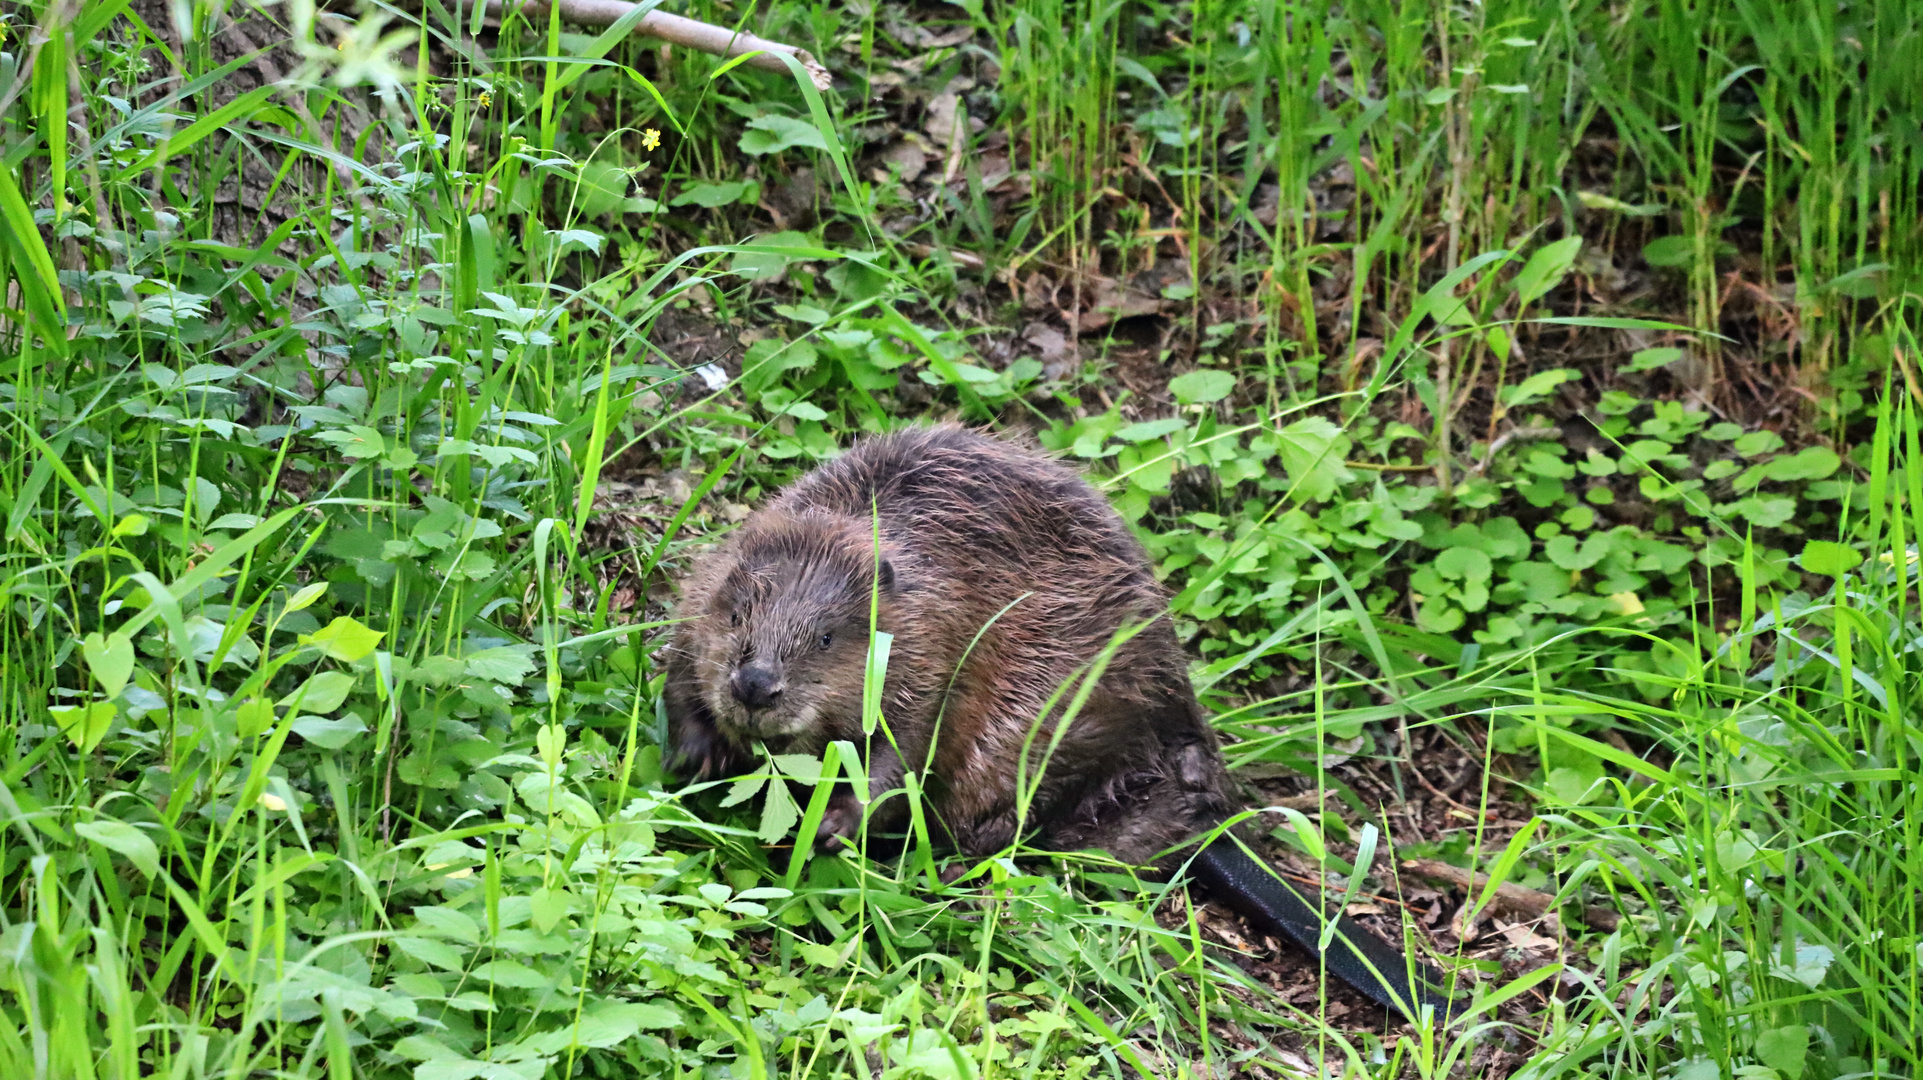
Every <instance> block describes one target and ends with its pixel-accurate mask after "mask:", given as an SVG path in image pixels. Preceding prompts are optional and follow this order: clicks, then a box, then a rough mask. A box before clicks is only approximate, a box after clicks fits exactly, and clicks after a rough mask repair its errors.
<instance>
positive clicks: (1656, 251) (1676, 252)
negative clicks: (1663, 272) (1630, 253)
mask: <svg viewBox="0 0 1923 1080" xmlns="http://www.w3.org/2000/svg"><path fill="white" fill-rule="evenodd" d="M1643 261H1644V262H1646V263H1648V264H1649V265H1651V266H1688V265H1689V264H1690V263H1692V262H1695V261H1696V241H1694V240H1692V239H1690V238H1689V237H1687V236H1659V237H1657V238H1656V239H1654V240H1651V241H1650V242H1649V243H1647V244H1644V245H1643Z"/></svg>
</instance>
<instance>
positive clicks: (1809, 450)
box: [1763, 446, 1843, 481]
mask: <svg viewBox="0 0 1923 1080" xmlns="http://www.w3.org/2000/svg"><path fill="white" fill-rule="evenodd" d="M1842 464H1843V459H1842V458H1841V457H1839V456H1838V455H1837V453H1836V451H1834V450H1831V449H1830V448H1829V447H1827V446H1810V447H1805V448H1804V449H1802V450H1799V451H1797V452H1796V453H1794V454H1791V455H1789V456H1788V457H1779V458H1776V459H1775V460H1773V461H1770V462H1768V463H1767V464H1765V465H1764V466H1763V475H1764V476H1767V477H1768V478H1770V479H1771V480H1779V481H1788V480H1821V479H1823V478H1824V477H1826V476H1829V475H1830V474H1832V473H1834V472H1835V471H1836V470H1837V469H1838V468H1841V467H1842Z"/></svg>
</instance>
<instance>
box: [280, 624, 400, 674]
mask: <svg viewBox="0 0 1923 1080" xmlns="http://www.w3.org/2000/svg"><path fill="white" fill-rule="evenodd" d="M386 636H387V635H386V634H385V633H384V632H382V631H379V630H372V629H369V628H368V627H366V626H363V625H361V624H360V622H358V621H357V620H355V619H352V618H349V617H348V616H346V615H342V616H339V617H338V618H336V619H335V620H334V621H333V622H331V623H328V624H327V625H326V626H323V627H321V628H320V629H319V630H316V631H314V632H313V633H311V634H302V635H301V636H300V643H301V644H302V645H313V646H315V647H317V648H319V649H320V650H321V651H322V652H324V653H326V654H327V655H328V656H329V657H332V658H333V659H335V660H339V661H341V662H342V663H345V664H351V663H353V662H354V661H356V660H359V659H360V658H361V657H363V656H366V655H367V654H368V653H371V652H373V651H374V649H375V647H376V646H378V645H380V643H381V639H382V638H384V637H386Z"/></svg>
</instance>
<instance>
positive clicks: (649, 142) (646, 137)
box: [641, 128, 661, 150]
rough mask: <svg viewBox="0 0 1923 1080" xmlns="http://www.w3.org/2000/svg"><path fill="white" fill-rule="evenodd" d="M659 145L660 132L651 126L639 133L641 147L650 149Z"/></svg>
mask: <svg viewBox="0 0 1923 1080" xmlns="http://www.w3.org/2000/svg"><path fill="white" fill-rule="evenodd" d="M660 145H661V133H660V132H659V131H656V130H655V129H653V128H649V129H648V130H646V131H644V132H642V133H641V149H643V150H652V149H654V148H655V147H657V146H660Z"/></svg>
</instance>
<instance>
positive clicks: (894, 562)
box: [665, 424, 1454, 1018]
mask: <svg viewBox="0 0 1923 1080" xmlns="http://www.w3.org/2000/svg"><path fill="white" fill-rule="evenodd" d="M1167 613H1168V597H1167V594H1166V592H1165V591H1164V590H1163V588H1162V586H1161V584H1160V583H1159V582H1158V581H1157V580H1156V579H1155V575H1154V572H1153V570H1152V568H1151V564H1150V562H1149V559H1148V555H1147V553H1146V552H1145V551H1144V550H1143V548H1142V545H1141V544H1140V542H1139V541H1137V540H1136V538H1135V536H1134V535H1133V534H1132V533H1131V532H1130V530H1129V528H1128V526H1127V525H1126V523H1124V522H1123V520H1122V518H1121V517H1120V515H1118V514H1117V513H1116V512H1115V511H1114V509H1113V508H1112V507H1111V506H1110V505H1109V503H1108V501H1107V500H1106V499H1105V498H1103V497H1102V495H1101V494H1100V493H1099V492H1097V491H1096V490H1095V489H1094V488H1093V487H1091V486H1090V485H1089V484H1088V483H1087V482H1086V481H1085V480H1083V479H1082V477H1081V476H1079V475H1078V474H1077V473H1075V472H1074V471H1073V470H1071V469H1069V468H1067V467H1065V466H1063V465H1062V464H1059V463H1057V462H1056V461H1054V460H1052V459H1049V458H1047V457H1044V456H1042V455H1041V454H1039V453H1036V452H1031V451H1028V450H1025V449H1022V448H1019V447H1017V446H1015V445H1013V444H1012V443H1009V442H1007V441H1004V440H1002V439H999V438H996V437H993V436H991V435H987V434H983V433H979V432H976V431H973V430H970V429H968V428H964V427H960V426H957V425H952V424H951V425H940V426H934V427H926V428H916V429H908V430H903V431H898V432H895V433H892V434H888V435H883V436H879V437H875V438H870V439H866V440H863V441H861V442H859V443H858V444H857V445H856V446H855V447H854V448H853V449H852V450H850V451H848V452H847V453H845V454H843V455H842V456H841V457H839V458H836V459H834V460H832V461H830V462H828V463H826V464H824V465H822V466H821V467H819V468H817V469H816V470H814V471H813V472H811V473H809V474H808V475H806V476H804V477H802V478H801V479H800V480H799V481H797V482H796V483H795V484H793V485H792V486H791V487H789V488H788V489H787V490H786V491H785V492H783V493H782V494H781V495H780V496H779V497H777V498H776V499H774V500H773V501H772V502H771V503H769V504H768V505H767V506H765V507H764V508H763V509H761V510H759V511H757V512H755V513H754V514H752V515H750V516H749V517H748V518H747V520H746V521H744V522H743V523H742V525H741V526H740V528H738V529H737V530H735V532H734V533H733V534H732V535H730V536H729V537H728V538H727V540H726V541H725V542H724V543H722V544H721V545H720V546H719V547H717V548H716V549H715V550H713V551H712V552H710V553H708V554H707V555H705V556H704V557H703V558H701V559H700V560H698V562H697V565H696V566H695V567H694V569H693V570H692V572H691V574H690V576H689V577H688V579H687V581H686V583H685V585H684V587H683V595H682V600H681V602H680V604H679V606H678V607H677V609H676V613H675V615H676V618H677V619H678V620H681V621H680V622H679V624H678V626H677V629H676V631H675V633H674V636H673V638H672V639H671V641H670V642H669V646H668V649H667V650H666V651H667V659H666V665H665V666H666V675H667V679H666V689H665V694H666V699H667V700H666V711H667V715H668V721H669V736H670V745H669V747H668V748H667V749H668V751H669V753H668V755H667V759H668V762H669V764H670V767H671V768H673V769H674V770H675V771H676V772H677V773H678V774H680V775H683V776H690V777H693V778H698V779H709V778H718V777H725V776H729V775H735V774H738V773H740V772H743V771H747V770H748V769H749V768H751V766H752V765H753V763H754V760H755V757H754V753H753V747H754V744H756V743H760V744H762V745H763V746H764V747H766V748H767V749H768V750H769V751H771V752H775V753H808V754H819V753H820V752H822V751H823V750H824V749H825V748H826V747H827V746H828V745H829V744H830V743H831V742H834V741H836V740H842V739H846V740H850V741H851V742H853V743H854V744H855V745H856V746H857V747H864V748H865V753H866V765H867V771H868V776H869V789H870V792H871V797H872V798H873V800H874V801H873V802H872V803H871V807H872V809H871V810H870V811H869V823H870V827H871V828H879V829H881V830H886V831H900V830H901V829H902V828H903V827H904V825H905V824H906V821H907V817H908V813H909V811H908V808H907V806H906V802H907V800H906V799H905V798H901V797H896V798H886V797H885V796H886V794H887V793H889V792H898V791H899V789H900V788H901V786H902V783H903V774H904V771H905V770H907V769H911V768H912V769H916V770H919V771H920V772H921V777H920V779H921V780H922V788H923V791H924V807H925V808H926V809H927V810H929V811H931V813H930V814H929V817H930V819H931V820H932V821H933V822H934V823H935V825H936V826H938V828H939V832H940V836H941V839H942V841H943V842H945V843H946V844H948V845H950V846H952V848H954V849H955V850H958V851H960V852H961V853H963V854H965V855H970V856H977V857H980V856H986V855H992V854H994V853H996V852H1000V851H1003V850H1005V849H1006V848H1007V847H1008V846H1009V845H1010V844H1011V843H1013V842H1014V841H1015V840H1016V839H1017V838H1018V837H1019V838H1022V839H1026V840H1029V841H1031V842H1032V843H1035V844H1037V845H1039V846H1044V847H1048V848H1051V849H1054V850H1083V849H1089V848H1099V849H1102V850H1105V851H1107V852H1108V853H1109V854H1110V855H1112V856H1114V857H1115V858H1117V859H1120V860H1122V861H1124V862H1128V863H1132V864H1137V865H1148V866H1152V867H1154V868H1156V869H1158V870H1160V871H1161V872H1164V873H1179V872H1181V871H1182V870H1184V869H1185V868H1186V870H1187V871H1188V873H1189V874H1190V875H1191V878H1190V880H1192V881H1199V882H1200V883H1201V884H1203V885H1204V886H1205V887H1206V888H1207V889H1208V890H1209V892H1210V893H1211V894H1212V895H1214V896H1216V897H1217V898H1219V899H1221V900H1223V901H1224V902H1226V903H1228V904H1229V905H1230V906H1231V907H1234V908H1236V909H1238V910H1239V911H1240V912H1241V913H1242V914H1243V915H1244V916H1245V917H1247V918H1249V919H1250V920H1251V921H1252V922H1253V923H1254V924H1255V925H1256V926H1258V927H1259V928H1260V929H1262V930H1264V931H1265V932H1269V933H1271V934H1274V935H1276V936H1278V937H1283V938H1287V939H1291V940H1293V941H1295V942H1296V943H1298V944H1299V945H1301V946H1303V947H1305V948H1307V949H1308V950H1309V951H1310V952H1311V953H1315V954H1319V955H1322V956H1323V958H1324V959H1325V961H1326V963H1327V966H1328V969H1329V970H1330V971H1333V972H1334V973H1336V974H1337V975H1338V976H1340V977H1341V978H1342V979H1344V980H1345V981H1347V982H1349V983H1350V984H1352V985H1354V986H1355V987H1356V988H1357V989H1358V990H1361V991H1362V992H1363V993H1365V994H1367V995H1368V996H1369V997H1371V998H1373V999H1375V1000H1376V1001H1378V1002H1381V1003H1382V1004H1383V1005H1385V1006H1388V1007H1391V1008H1394V1009H1397V1010H1399V1011H1401V1012H1403V1013H1404V1014H1405V1015H1408V1016H1410V1017H1412V1018H1413V1017H1414V1016H1415V1015H1416V1014H1417V1008H1418V1006H1419V1005H1422V1004H1428V1005H1432V1006H1434V1007H1435V1008H1436V1010H1437V1015H1438V1016H1439V1017H1446V1016H1447V1015H1448V1013H1449V1012H1450V1011H1451V1008H1452V1006H1453V1004H1454V1003H1453V1002H1452V1000H1451V999H1450V997H1449V996H1448V995H1447V994H1446V993H1444V992H1443V991H1442V990H1441V989H1440V986H1441V980H1440V978H1439V977H1438V976H1437V975H1436V973H1435V972H1434V971H1432V970H1430V969H1428V968H1426V967H1424V966H1422V965H1419V964H1411V963H1410V962H1409V961H1408V960H1407V959H1406V958H1404V957H1403V955H1402V954H1401V953H1400V952H1398V951H1397V950H1396V949H1393V948H1391V947H1390V946H1388V945H1386V944H1385V943H1383V942H1382V941H1381V940H1379V939H1377V938H1375V937H1374V936H1372V935H1370V934H1369V933H1368V932H1367V931H1366V930H1364V929H1363V928H1362V927H1361V926H1359V925H1358V924H1356V923H1355V922H1354V920H1352V919H1350V918H1348V917H1347V916H1346V915H1340V914H1337V915H1336V916H1335V932H1334V934H1333V936H1332V938H1331V942H1330V948H1329V949H1328V950H1327V951H1326V953H1325V952H1324V950H1322V948H1321V947H1320V946H1321V940H1322V932H1323V926H1324V924H1325V915H1324V910H1323V906H1322V904H1321V902H1320V896H1319V894H1314V893H1313V892H1312V891H1311V892H1309V893H1308V894H1307V895H1305V891H1303V890H1299V889H1298V888H1297V887H1295V886H1293V885H1291V884H1289V883H1287V882H1286V881H1284V880H1283V879H1282V878H1281V877H1280V876H1278V875H1277V874H1276V873H1275V872H1274V871H1272V870H1270V869H1269V868H1268V867H1267V866H1266V865H1265V864H1263V863H1261V862H1259V861H1257V860H1256V859H1254V858H1252V857H1251V856H1250V855H1249V853H1248V848H1247V846H1246V844H1245V843H1243V842H1241V841H1239V840H1238V839H1237V837H1236V835H1235V832H1234V830H1222V829H1220V828H1219V826H1221V825H1222V823H1223V822H1225V821H1227V820H1228V819H1229V818H1230V817H1232V816H1233V815H1234V814H1235V812H1236V811H1237V810H1238V808H1239V806H1238V800H1237V799H1236V798H1235V795H1234V788H1233V785H1232V783H1231V781H1230V779H1229V776H1228V771H1227V769H1226V767H1225V765H1224V763H1223V759H1222V754H1221V750H1220V747H1219V745H1218V743H1217V740H1216V735H1215V731H1214V728H1213V726H1212V725H1211V724H1210V723H1209V722H1208V718H1207V716H1206V715H1205V713H1204V712H1203V710H1202V707H1201V705H1200V704H1199V703H1198V702H1197V700H1196V697H1195V692H1194V690H1193V688H1192V687H1191V686H1190V684H1189V678H1188V664H1187V660H1186V657H1185V655H1184V653H1183V651H1182V649H1181V646H1180V644H1179V642H1178V641H1177V639H1176V637H1175V632H1174V630H1173V628H1172V627H1171V626H1170V623H1169V620H1168V618H1167V617H1166V616H1167ZM871 628H872V629H873V630H876V631H879V632H880V633H885V634H890V635H892V648H891V651H890V653H889V655H888V660H887V673H886V677H885V681H884V683H883V686H882V695H881V708H880V712H881V717H882V720H883V726H882V727H880V728H877V729H876V730H875V731H874V732H873V734H872V735H867V736H865V735H864V734H863V730H862V727H863V724H862V716H863V710H862V706H863V702H862V688H863V683H864V673H865V671H866V668H867V658H868V651H869V647H870V639H871V635H870V631H871ZM1091 678H1092V683H1091ZM1038 718H1041V719H1042V722H1041V723H1039V724H1038V722H1037V721H1038ZM1064 718H1066V719H1067V723H1066V724H1065V725H1064V724H1063V723H1062V721H1063V719H1064ZM863 811H864V807H863V806H862V805H861V804H860V803H858V802H857V801H856V799H855V796H854V794H853V792H852V791H850V790H848V789H847V788H846V787H844V788H842V789H840V790H837V791H836V792H835V793H834V795H833V797H832V798H831V799H830V800H829V811H828V813H827V815H826V817H825V818H824V820H823V823H822V828H821V832H820V834H818V836H820V837H824V838H826V839H827V840H828V841H829V842H831V843H832V842H835V841H836V840H838V839H843V838H850V837H852V836H853V835H854V834H855V832H856V831H857V830H858V829H859V827H860V825H861V821H862V816H863ZM1210 835H1213V836H1214V839H1212V840H1210V841H1209V842H1207V843H1205V844H1203V845H1201V847H1200V850H1199V851H1196V850H1194V848H1195V844H1194V841H1196V840H1197V839H1198V838H1200V837H1204V836H1210ZM801 842H802V843H804V844H805V843H807V842H808V839H807V838H803V840H802V841H801ZM1185 845H1186V847H1185ZM1311 896H1313V897H1314V899H1311Z"/></svg>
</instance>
